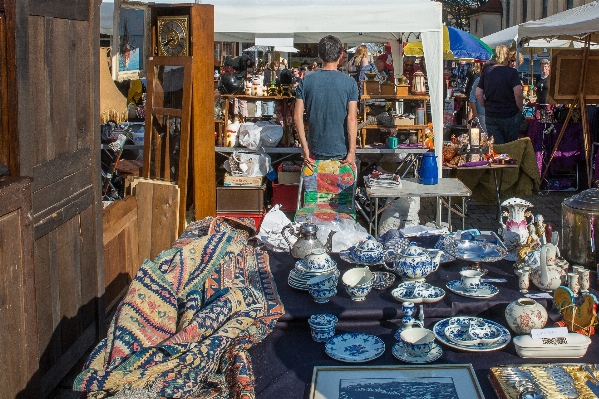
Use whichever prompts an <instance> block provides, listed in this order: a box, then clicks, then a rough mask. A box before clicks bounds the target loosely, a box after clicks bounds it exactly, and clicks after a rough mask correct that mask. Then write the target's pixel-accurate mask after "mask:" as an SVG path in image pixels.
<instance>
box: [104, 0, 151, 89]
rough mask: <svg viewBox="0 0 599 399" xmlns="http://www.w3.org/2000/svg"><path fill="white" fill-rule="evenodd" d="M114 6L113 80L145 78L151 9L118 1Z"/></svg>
mask: <svg viewBox="0 0 599 399" xmlns="http://www.w3.org/2000/svg"><path fill="white" fill-rule="evenodd" d="M114 5H115V12H114V21H113V23H114V25H113V26H114V28H113V37H112V54H113V57H112V79H113V80H118V81H122V80H129V79H140V78H144V77H145V76H146V68H147V65H146V62H147V61H146V60H147V58H148V55H150V54H151V49H150V47H151V45H150V34H151V33H150V11H149V8H148V6H147V4H143V3H138V2H128V1H118V0H115V4H114Z"/></svg>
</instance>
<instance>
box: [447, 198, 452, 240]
mask: <svg viewBox="0 0 599 399" xmlns="http://www.w3.org/2000/svg"><path fill="white" fill-rule="evenodd" d="M447 203H448V204H449V207H448V209H447V224H449V232H450V233H451V231H452V227H451V197H447Z"/></svg>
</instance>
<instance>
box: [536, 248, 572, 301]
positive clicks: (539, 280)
mask: <svg viewBox="0 0 599 399" xmlns="http://www.w3.org/2000/svg"><path fill="white" fill-rule="evenodd" d="M557 254H558V252H557V247H556V246H555V245H553V244H545V245H543V246H542V247H541V251H540V259H539V265H538V266H537V267H535V268H534V269H532V271H531V273H530V280H531V281H532V282H533V284H534V285H536V286H537V287H539V288H540V289H541V290H543V291H554V290H555V289H557V288H558V287H559V286H560V285H561V284H562V279H563V278H564V276H565V275H566V272H565V270H564V269H563V268H562V267H561V266H559V265H556V264H555V261H556V259H557Z"/></svg>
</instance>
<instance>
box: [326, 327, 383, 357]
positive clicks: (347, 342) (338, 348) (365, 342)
mask: <svg viewBox="0 0 599 399" xmlns="http://www.w3.org/2000/svg"><path fill="white" fill-rule="evenodd" d="M324 350H325V352H326V354H327V355H329V356H330V357H332V358H333V359H335V360H339V361H341V362H348V363H357V362H368V361H370V360H373V359H376V358H377V357H379V356H381V355H382V354H383V352H385V343H384V342H383V340H382V339H380V338H379V337H377V336H374V335H370V334H362V333H346V334H341V335H335V336H334V337H333V338H330V339H329V340H328V341H327V343H326V344H325V346H324Z"/></svg>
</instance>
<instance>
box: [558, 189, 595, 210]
mask: <svg viewBox="0 0 599 399" xmlns="http://www.w3.org/2000/svg"><path fill="white" fill-rule="evenodd" d="M564 204H566V205H567V206H569V207H572V208H576V209H584V210H588V211H599V189H597V188H590V189H588V190H584V191H582V192H580V193H578V194H575V195H573V196H571V197H569V198H566V199H565V200H564Z"/></svg>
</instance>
